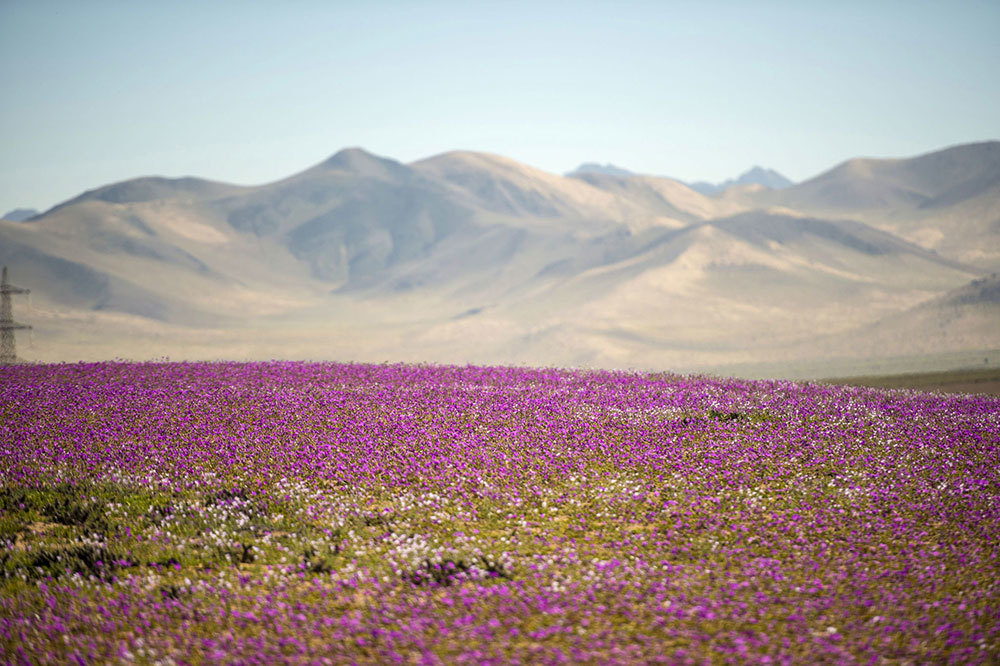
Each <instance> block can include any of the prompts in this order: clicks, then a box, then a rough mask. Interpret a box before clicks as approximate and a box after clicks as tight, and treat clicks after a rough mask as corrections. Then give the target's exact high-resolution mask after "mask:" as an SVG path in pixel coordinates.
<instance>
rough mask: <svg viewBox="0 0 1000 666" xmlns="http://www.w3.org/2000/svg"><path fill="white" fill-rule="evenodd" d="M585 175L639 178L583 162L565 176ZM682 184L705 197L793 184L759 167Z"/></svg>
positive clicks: (781, 187)
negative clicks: (743, 188)
mask: <svg viewBox="0 0 1000 666" xmlns="http://www.w3.org/2000/svg"><path fill="white" fill-rule="evenodd" d="M587 174H599V175H602V176H617V177H619V178H631V177H633V176H639V175H641V174H637V173H633V172H631V171H629V170H628V169H623V168H622V167H619V166H615V165H614V164H599V163H597V162H585V163H583V164H581V165H580V166H578V167H577V168H576V169H574V170H573V171H570V172H569V173H567V174H566V175H567V176H570V177H573V176H586V175H587ZM677 182H680V183H684V184H685V185H687V186H688V187H690V188H691V189H692V190H694V191H695V192H700V193H702V194H706V195H713V194H719V193H720V192H723V191H725V190H727V189H729V188H730V187H734V186H740V185H763V186H764V187H769V188H771V189H774V190H781V189H784V188H786V187H791V186H792V185H794V184H795V183H794V182H792V181H791V180H789V179H788V178H786V177H785V176H783V175H781V174H780V173H778V172H777V171H775V170H774V169H765V168H764V167H761V166H754V167H751V168H750V169H748V170H747V171H744V172H743V173H742V174H740V175H739V177H737V178H729V179H727V180H724V181H722V182H721V183H709V182H708V181H704V180H699V181H696V182H685V181H677Z"/></svg>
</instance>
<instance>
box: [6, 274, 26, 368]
mask: <svg viewBox="0 0 1000 666" xmlns="http://www.w3.org/2000/svg"><path fill="white" fill-rule="evenodd" d="M28 293H31V290H30V289H24V288H23V287H15V286H14V285H12V284H9V283H8V282H7V267H6V266H4V267H3V278H0V364H9V363H17V350H16V349H15V348H14V331H16V330H19V329H30V328H31V327H30V326H28V325H26V324H19V323H17V322H16V321H14V314H13V308H12V307H11V302H10V296H11V294H28Z"/></svg>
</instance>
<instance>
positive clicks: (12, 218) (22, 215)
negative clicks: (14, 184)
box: [0, 208, 38, 222]
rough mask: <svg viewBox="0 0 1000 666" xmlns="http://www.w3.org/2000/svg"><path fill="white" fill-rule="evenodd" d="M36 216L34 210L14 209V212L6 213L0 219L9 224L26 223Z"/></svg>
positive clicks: (36, 213)
mask: <svg viewBox="0 0 1000 666" xmlns="http://www.w3.org/2000/svg"><path fill="white" fill-rule="evenodd" d="M36 215H38V211H37V210H35V209H34V208H15V209H14V210H12V211H10V212H8V213H6V214H5V215H4V216H3V217H2V218H0V219H4V220H7V221H9V222H27V221H28V220H30V219H31V218H33V217H35V216H36Z"/></svg>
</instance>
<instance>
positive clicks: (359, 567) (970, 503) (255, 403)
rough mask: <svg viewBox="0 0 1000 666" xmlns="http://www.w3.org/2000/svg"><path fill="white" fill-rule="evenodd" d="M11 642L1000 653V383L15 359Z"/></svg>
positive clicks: (777, 658) (9, 653)
mask: <svg viewBox="0 0 1000 666" xmlns="http://www.w3.org/2000/svg"><path fill="white" fill-rule="evenodd" d="M0 544H2V551H0V553H2V554H0V558H2V561H0V571H2V572H3V573H2V577H0V661H6V662H11V663H32V664H36V663H53V664H55V663H58V664H62V663H80V664H84V663H94V662H112V663H119V662H125V663H127V662H133V661H135V662H139V663H160V664H181V663H212V662H225V663H261V664H263V663H275V662H309V663H425V664H437V663H444V664H453V663H454V664H461V663H469V664H491V663H494V664H499V663H512V662H513V663H518V662H521V663H601V664H608V663H635V662H640V663H671V664H673V663H775V664H781V663H796V664H800V663H817V664H823V663H873V664H879V663H900V664H902V663H913V664H923V663H956V664H976V663H984V664H985V663H998V659H1000V399H997V398H991V397H985V396H944V395H939V394H927V393H917V392H912V391H886V390H875V389H861V388H848V387H832V386H823V385H816V384H793V383H788V382H746V381H736V380H722V379H714V378H704V377H680V376H673V375H656V376H654V375H640V374H630V373H613V372H582V371H578V372H571V371H557V370H531V369H523V368H477V367H466V368H459V367H437V366H429V367H423V366H403V365H382V366H372V365H336V364H308V363H279V362H273V363H260V364H238V363H156V364H152V363H149V364H131V363H101V364H86V365H85V364H78V365H49V366H45V365H36V366H30V365H29V366H11V367H0Z"/></svg>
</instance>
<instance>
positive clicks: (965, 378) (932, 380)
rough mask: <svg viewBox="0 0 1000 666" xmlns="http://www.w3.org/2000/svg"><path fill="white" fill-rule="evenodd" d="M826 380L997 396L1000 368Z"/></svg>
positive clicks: (999, 392) (842, 383)
mask: <svg viewBox="0 0 1000 666" xmlns="http://www.w3.org/2000/svg"><path fill="white" fill-rule="evenodd" d="M827 382H828V383H830V384H838V385H842V386H844V385H850V386H872V387H876V388H907V389H916V390H918V391H940V392H942V393H984V394H988V395H1000V368H984V369H969V370H952V371H949V372H925V373H909V374H902V375H872V376H868V377H841V378H837V379H829V380H827Z"/></svg>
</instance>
